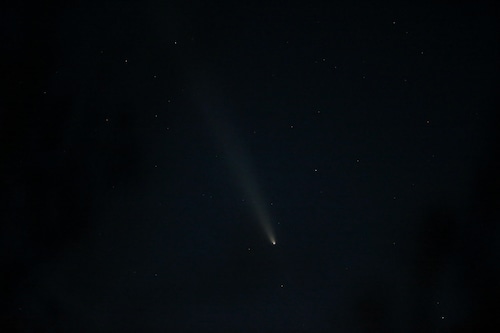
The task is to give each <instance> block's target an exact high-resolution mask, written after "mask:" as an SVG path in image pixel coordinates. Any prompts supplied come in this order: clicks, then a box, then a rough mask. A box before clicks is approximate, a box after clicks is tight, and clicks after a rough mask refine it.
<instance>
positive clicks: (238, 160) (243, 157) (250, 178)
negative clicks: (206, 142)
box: [205, 110, 276, 245]
mask: <svg viewBox="0 0 500 333" xmlns="http://www.w3.org/2000/svg"><path fill="white" fill-rule="evenodd" d="M205 114H206V118H207V120H208V123H209V127H210V128H211V129H212V133H213V134H214V136H215V139H216V142H217V145H218V146H220V147H223V149H224V153H225V156H226V157H227V159H226V161H227V163H228V167H229V169H230V170H231V172H232V174H233V176H234V178H235V180H236V183H237V185H238V187H239V188H240V189H241V191H242V192H243V194H244V195H245V197H246V198H247V199H248V200H247V201H248V202H249V203H250V205H251V208H252V212H253V214H254V216H255V218H256V220H257V221H258V222H259V224H260V226H261V227H262V229H263V231H264V234H265V235H266V237H267V238H268V239H269V241H270V242H271V244H272V245H276V237H275V235H274V230H273V226H272V223H271V220H272V219H271V214H270V212H269V209H268V205H266V204H265V201H264V199H263V195H262V192H261V190H260V188H259V186H258V182H257V179H256V177H255V173H254V172H253V170H252V168H251V162H250V158H249V155H248V154H247V153H246V152H245V150H244V149H243V146H242V145H241V144H240V143H239V141H238V138H237V135H236V134H235V128H234V127H233V126H231V124H230V123H229V122H228V121H227V120H226V119H225V117H223V115H222V114H221V112H217V111H214V112H208V110H206V112H205Z"/></svg>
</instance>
